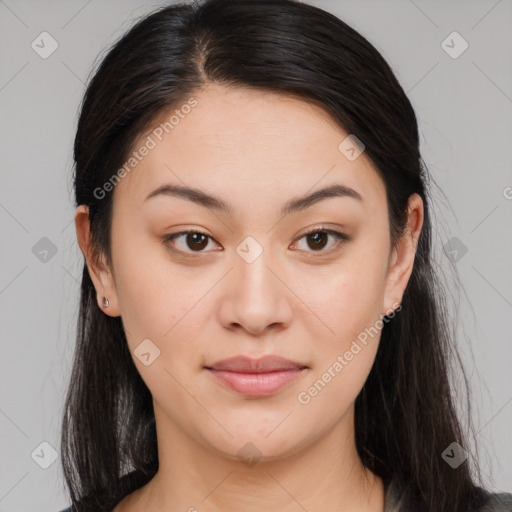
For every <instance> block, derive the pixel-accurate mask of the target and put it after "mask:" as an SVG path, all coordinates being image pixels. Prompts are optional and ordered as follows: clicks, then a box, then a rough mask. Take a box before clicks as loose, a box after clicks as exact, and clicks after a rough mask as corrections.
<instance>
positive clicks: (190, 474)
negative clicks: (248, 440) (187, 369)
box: [116, 403, 385, 512]
mask: <svg viewBox="0 0 512 512" xmlns="http://www.w3.org/2000/svg"><path fill="white" fill-rule="evenodd" d="M154 405H155V419H156V425H157V437H158V455H159V469H158V472H157V474H156V475H155V477H154V478H153V479H152V480H151V481H150V482H149V483H148V484H147V485H146V486H144V487H142V488H141V489H139V490H138V491H136V492H135V493H133V495H131V496H130V500H128V501H129V502H130V503H129V505H130V507H128V508H126V510H132V509H133V510H141V511H144V512H156V511H157V510H186V511H190V512H197V511H200V512H223V511H225V510H243V511H244V512H260V511H261V510H268V511H280V512H296V511H297V510H307V511H308V512H313V511H317V510H318V511H319V510H336V511H337V512H356V511H357V512H359V511H361V510H365V511H368V512H382V511H383V510H384V506H385V503H384V501H385V498H384V495H385V492H384V486H383V483H382V480H381V479H380V478H379V477H377V476H376V475H374V474H373V473H371V472H370V471H369V470H368V469H367V468H365V467H364V466H363V465H362V463H361V461H360V459H359V456H358V454H357V450H356V446H355V437H354V428H353V419H354V416H353V409H351V411H350V412H349V413H347V414H346V415H345V416H344V417H343V418H342V419H341V420H340V421H339V422H338V424H336V425H335V427H334V428H333V429H331V431H330V432H327V433H323V434H322V435H319V436H318V439H317V440H316V441H314V442H313V443H311V444H310V445H309V446H307V447H303V448H301V449H299V450H297V451H296V452H294V453H291V454H289V455H288V456H284V457H283V456H281V457H279V458H278V459H277V458H276V459H275V460H267V459H266V458H265V457H262V458H261V459H259V460H258V461H257V462H256V463H254V464H253V465H251V463H249V462H246V461H241V460H239V459H238V458H236V457H235V458H234V459H233V458H229V457H227V456H226V455H223V454H220V453H219V452H215V451H213V450H212V449H209V448H207V447H205V446H203V445H201V444H200V443H199V442H197V440H194V439H192V438H191V437H190V435H189V434H187V433H186V432H184V431H183V430H182V429H180V428H179V426H177V425H176V424H175V423H173V422H172V421H171V420H170V419H169V418H168V416H166V415H165V413H164V411H163V410H162V409H161V408H160V407H159V405H158V404H157V403H155V404H154ZM241 445H243V443H241ZM127 503H128V502H127ZM122 505H125V503H123V504H122ZM132 507H133V508H132ZM124 510H125V508H123V507H121V506H120V507H119V508H116V512H123V511H124Z"/></svg>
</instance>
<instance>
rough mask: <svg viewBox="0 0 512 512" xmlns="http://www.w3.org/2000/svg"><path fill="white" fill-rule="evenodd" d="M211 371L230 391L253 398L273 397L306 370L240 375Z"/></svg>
mask: <svg viewBox="0 0 512 512" xmlns="http://www.w3.org/2000/svg"><path fill="white" fill-rule="evenodd" d="M209 371H210V372H211V373H212V374H213V375H214V376H215V377H216V378H217V379H219V380H220V381H221V382H222V383H223V384H225V385H226V386H228V387H229V388H230V389H232V390H234V391H236V392H237V393H241V394H243V395H246V396H251V397H261V396H267V395H272V394H274V393H277V392H278V391H280V390H281V389H283V388H284V387H285V386H286V385H287V384H289V383H290V382H292V381H293V380H295V379H296V378H297V377H299V376H300V375H301V374H302V372H303V371H304V370H300V369H298V368H297V369H291V370H281V371H275V372H267V373H238V372H228V371H225V370H213V369H209Z"/></svg>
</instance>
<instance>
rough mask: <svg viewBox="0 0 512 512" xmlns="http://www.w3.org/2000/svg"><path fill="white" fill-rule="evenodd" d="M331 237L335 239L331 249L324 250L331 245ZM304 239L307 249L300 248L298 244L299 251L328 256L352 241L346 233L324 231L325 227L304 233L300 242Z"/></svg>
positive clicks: (330, 230)
mask: <svg viewBox="0 0 512 512" xmlns="http://www.w3.org/2000/svg"><path fill="white" fill-rule="evenodd" d="M329 237H332V238H334V241H333V243H332V244H331V247H330V248H329V249H326V250H324V248H325V247H326V246H327V245H328V244H329ZM303 238H304V239H306V247H305V248H304V247H299V244H298V243H297V244H296V246H297V247H298V248H299V249H301V250H304V251H306V252H318V253H321V254H327V253H330V252H331V251H335V250H336V249H338V248H339V247H340V245H341V244H343V243H344V242H347V241H349V240H350V237H349V236H348V235H345V234H344V233H340V232H338V231H334V230H332V229H324V228H323V227H318V228H315V229H312V230H310V231H308V232H307V233H304V234H303V235H302V236H301V237H300V238H299V242H300V241H301V240H302V239H303Z"/></svg>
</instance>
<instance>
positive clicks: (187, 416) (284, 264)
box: [75, 85, 423, 512]
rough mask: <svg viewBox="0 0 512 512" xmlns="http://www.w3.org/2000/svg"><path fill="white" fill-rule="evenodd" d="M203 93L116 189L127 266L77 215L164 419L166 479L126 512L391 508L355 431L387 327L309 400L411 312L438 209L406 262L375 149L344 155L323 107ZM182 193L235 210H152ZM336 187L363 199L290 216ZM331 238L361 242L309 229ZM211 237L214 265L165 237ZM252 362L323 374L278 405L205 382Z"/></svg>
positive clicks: (117, 233) (417, 226)
mask: <svg viewBox="0 0 512 512" xmlns="http://www.w3.org/2000/svg"><path fill="white" fill-rule="evenodd" d="M193 97H194V98H195V99H196V100H197V101H198V105H197V106H196V107H195V108H194V109H193V110H192V111H191V112H190V114H188V115H187V116H185V118H184V119H181V120H180V122H179V125H177V126H176V127H175V128H174V130H172V131H171V132H170V133H169V134H168V135H166V136H165V137H164V139H163V140H162V141H161V142H159V144H158V145H157V146H156V147H155V148H154V149H152V150H151V151H150V152H149V154H148V155H147V156H146V157H144V159H143V160H142V161H141V162H140V163H139V164H138V165H137V166H136V168H135V169H134V170H133V171H132V172H131V173H129V174H128V175H127V176H125V177H124V178H123V179H122V180H121V182H120V183H118V184H117V185H116V187H115V190H114V209H113V221H112V222H113V229H112V257H113V268H108V266H107V265H106V263H105V260H104V259H103V258H102V257H100V258H94V257H93V256H94V251H93V249H92V245H91V243H90V235H89V219H88V214H87V208H86V207H85V206H83V205H82V206H79V207H78V208H77V210H76V214H75V224H76V231H77V238H78V241H79V244H80V247H81V250H82V252H83V254H84V256H85V258H86V260H87V265H88V268H89V272H90V275H91V278H92V280H93V282H94V286H95V288H96V291H97V299H98V304H99V307H102V306H101V301H102V297H103V296H105V297H108V299H109V302H110V304H109V306H108V308H102V309H103V311H104V313H105V314H107V315H111V316H119V315H121V317H122V320H123V324H124V326H125V329H126V332H127V341H128V345H129V348H130V351H131V353H132V356H133V360H134V363H135V365H136V367H137V369H138V371H139V372H140V374H141V376H142V378H143V379H144V381H145V383H146V384H147V386H148V388H149V389H150V391H151V393H152V396H153V404H154V410H155V419H156V428H157V435H158V455H159V461H160V467H159V471H158V473H157V474H156V476H155V477H154V478H153V480H152V481H151V482H149V484H148V485H146V486H144V487H142V488H140V489H138V490H137V491H135V492H133V493H132V494H130V495H128V496H127V497H126V498H125V499H124V500H123V501H122V502H121V503H120V504H119V505H118V506H117V507H116V508H115V512H127V511H135V510H137V511H140V510H147V511H151V512H153V511H154V512H156V511H161V510H173V511H174V510H176V511H178V510H180V511H187V510H188V511H190V512H192V511H195V510H198V511H201V512H202V511H206V512H220V511H227V510H244V511H247V512H252V511H258V512H259V511H261V510H275V511H278V510H279V511H285V512H294V511H300V510H304V509H306V510H308V512H315V511H324V510H337V511H339V512H355V511H361V510H365V511H369V512H382V511H383V510H384V487H383V484H382V481H381V479H380V478H378V477H377V476H376V475H373V474H372V473H371V472H369V471H368V470H366V469H365V468H364V466H363V465H362V463H361V461H360V459H359V457H358V454H357V451H356V446H355V436H354V402H355V400H356V397H357V395H358V393H359V392H360V390H361V388H362V386H363V384H364V382H365V380H366V378H367V376H368V373H369V371H370V369H371V367H372V364H373V361H374V358H375V355H376V351H377V348H378V343H379V340H380V329H379V331H378V334H377V335H374V336H373V337H370V338H369V341H368V343H367V344H366V345H365V346H363V345H361V344H360V345H361V346H362V347H363V348H362V350H361V351H359V352H358V353H357V355H355V356H354V357H353V358H352V360H351V361H349V362H348V364H347V365H346V366H345V367H344V368H343V370H342V371H341V372H339V373H337V374H336V377H334V378H332V379H331V381H330V382H329V383H328V384H327V385H325V387H324V388H323V389H322V390H321V392H319V393H318V394H317V395H316V396H315V397H313V398H311V400H310V401H309V403H307V404H303V403H300V402H299V400H298V394H299V393H300V392H303V391H307V390H308V388H310V387H311V386H312V385H313V384H314V383H315V382H316V381H318V379H319V378H321V377H322V375H323V374H324V373H325V372H327V370H328V369H329V368H330V367H331V368H332V366H333V363H334V362H335V361H336V360H337V357H338V356H339V355H343V354H344V353H345V352H346V351H347V350H349V349H350V347H351V343H352V342H353V341H354V340H356V338H357V336H358V334H360V333H362V332H363V331H365V329H366V328H369V327H371V326H374V325H375V324H376V322H377V320H379V319H380V318H381V315H384V314H386V313H387V314H390V312H391V311H393V310H395V309H396V308H397V306H398V305H399V304H400V301H401V299H402V295H403V292H404V289H405V288H406V286H407V282H408V280H409V277H410V275H411V272H412V268H413V262H414V256H415V251H416V246H417V241H418V238H419V234H420V231H421V226H422V224H423V203H422V201H421V198H420V197H419V196H418V195H413V196H411V198H410V201H409V220H408V227H407V231H406V233H405V235H404V236H403V237H402V239H401V240H400V242H399V244H398V246H397V248H396V250H394V251H392V250H391V241H390V234H389V225H388V217H387V206H386V191H385V187H384V183H383V181H382V180H381V178H380V177H379V176H378V174H377V172H376V171H375V169H374V168H373V166H372V164H371V162H370V160H369V159H368V158H367V157H366V154H365V153H364V152H363V153H362V154H361V155H360V156H359V157H358V158H356V159H355V160H354V161H350V160H349V159H348V158H346V156H345V155H344V154H342V153H341V152H340V151H339V149H338V146H339V144H340V142H341V141H343V139H345V137H347V135H348V133H347V132H345V131H344V130H343V129H341V128H340V127H339V126H338V124H337V123H335V121H334V120H333V119H332V118H331V117H330V116H329V115H328V114H327V113H326V112H325V111H324V110H323V109H321V108H319V107H318V106H315V105H312V104H309V103H306V102H304V101H302V100H300V99H297V98H294V97H284V96H281V95H276V94H273V93H267V92H261V91H248V90H242V89H237V88H227V87H225V86H218V85H209V86H207V87H205V88H204V89H202V90H201V91H198V92H197V94H194V95H193ZM165 117H168V116H165ZM159 122H160V121H159V120H157V122H156V123H154V124H155V126H156V125H158V124H159ZM146 136H147V134H144V135H143V136H141V138H140V140H139V141H137V143H136V144H135V145H134V147H139V146H140V144H142V143H143V141H144V140H145V137H146ZM166 183H171V184H178V185H185V184H186V185H188V186H191V187H197V188H200V189H201V190H203V191H205V192H207V193H209V194H212V195H215V196H218V197H220V198H222V199H223V200H224V201H226V202H228V203H230V205H231V206H232V208H233V212H234V213H233V214H232V215H228V214H227V213H223V212H218V211H214V210H212V209H211V208H206V207H204V206H200V205H198V204H195V203H193V202H191V201H189V200H186V199H183V198H176V197H169V196H163V195H161V196H157V197H155V198H153V199H148V200H147V201H144V199H145V198H146V196H147V195H148V194H149V193H150V192H151V191H153V190H154V189H156V188H157V187H159V186H160V185H163V184H166ZM335 183H341V184H344V185H346V186H349V187H351V188H353V189H355V190H356V191H358V192H359V193H360V194H361V196H362V197H363V201H362V202H359V201H357V200H355V199H353V198H350V197H334V198H328V199H324V200H322V201H319V202H317V203H315V204H314V205H312V206H310V207H309V208H307V209H305V210H303V211H300V212H296V213H292V214H290V215H288V216H286V217H282V218H281V215H280V210H281V207H282V205H283V204H284V203H285V202H286V201H288V200H290V199H293V198H297V197H300V196H303V195H305V194H308V193H311V192H312V191H314V190H317V189H320V188H323V187H324V186H327V185H331V184H335ZM322 225H323V226H324V227H325V228H329V229H334V230H337V231H340V232H342V233H346V234H347V235H349V236H351V237H352V239H351V240H350V241H345V242H343V243H342V244H341V245H340V246H338V247H337V248H336V239H335V238H333V237H331V236H329V237H328V238H326V239H325V242H324V243H325V247H324V248H323V249H322V248H320V250H318V249H315V246H314V243H312V242H311V239H310V241H309V243H308V238H307V237H303V233H304V232H305V231H307V230H308V229H309V228H316V227H321V226H322ZM194 228H195V229H198V230H200V231H202V232H204V233H206V234H207V235H209V236H210V237H211V239H209V241H208V243H207V244H206V242H205V244H204V246H203V249H201V250H202V251H203V252H199V253H198V252H197V251H195V252H194V249H193V247H194V246H193V243H194V240H192V241H191V240H190V237H189V238H188V242H189V245H187V237H186V236H182V237H180V238H178V239H175V240H174V242H172V241H170V242H167V247H166V245H165V243H163V242H162V240H163V239H164V237H165V236H166V235H170V234H174V233H179V232H181V231H184V230H187V229H194ZM318 231H320V232H322V230H321V229H318ZM318 231H317V232H318ZM247 236H251V237H253V238H254V239H255V240H256V241H257V242H258V244H259V245H260V246H261V247H262V248H263V252H262V254H261V255H260V256H259V257H258V258H257V259H256V260H255V261H253V262H252V263H248V262H247V261H246V260H244V259H243V258H242V257H240V256H239V254H238V253H237V251H236V249H237V247H238V246H239V245H240V244H241V242H242V241H244V239H245V238H246V237H247ZM324 236H326V235H324ZM207 240H208V239H207ZM169 246H171V247H174V248H175V249H177V250H181V251H185V254H181V255H179V254H177V253H174V252H172V251H171V250H169V248H168V247H169ZM322 251H323V252H322ZM396 314H397V315H399V314H400V313H399V312H397V313H396ZM147 338H149V339H150V340H152V343H154V345H155V346H157V347H158V348H159V349H160V356H159V357H157V358H156V359H155V360H154V361H153V362H152V363H151V364H150V365H149V366H145V365H144V364H143V363H142V362H141V361H140V360H139V359H138V358H137V357H136V356H135V355H134V350H135V349H136V347H137V346H138V345H139V344H140V343H141V342H142V340H145V339H147ZM240 354H243V355H247V356H250V357H254V358H258V357H260V356H262V355H265V354H275V355H280V356H283V357H286V358H288V359H292V360H294V361H298V362H301V363H302V364H304V365H307V366H308V367H309V368H308V369H307V370H305V371H303V373H302V375H301V376H299V377H298V378H297V379H296V380H295V381H293V382H291V383H290V384H288V385H287V386H286V387H285V388H284V389H282V390H281V391H279V392H278V393H276V394H274V395H272V396H267V397H263V398H248V397H246V396H244V395H240V394H238V393H235V392H234V391H231V390H228V389H226V388H224V387H223V386H222V385H221V384H219V383H218V382H217V380H216V379H214V377H213V376H212V375H211V373H210V372H209V371H207V370H205V369H204V366H205V365H207V364H212V363H213V362H215V361H218V360H221V359H225V358H228V357H231V356H235V355H240ZM331 373H332V371H331ZM248 442H250V443H252V445H254V446H255V447H256V448H257V450H258V452H256V451H255V449H254V448H252V449H253V450H254V455H255V457H256V458H258V457H260V458H259V459H258V460H257V463H256V464H254V465H252V466H250V467H249V465H248V464H247V463H246V461H244V460H241V459H240V457H239V456H238V455H237V453H238V452H239V450H240V449H241V448H242V447H243V446H244V445H246V443H248ZM192 507H195V508H192ZM302 507H303V508H302Z"/></svg>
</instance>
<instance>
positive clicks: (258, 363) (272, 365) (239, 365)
mask: <svg viewBox="0 0 512 512" xmlns="http://www.w3.org/2000/svg"><path fill="white" fill-rule="evenodd" d="M206 368H208V369H209V370H224V371H229V372H239V373H268V372H276V371H283V370H297V369H298V370H302V369H303V368H307V366H306V365H304V364H301V363H297V362H295V361H291V360H290V359H285V358H284V357H279V356H272V355H268V356H263V357H260V358H259V359H252V358H250V357H247V356H235V357H231V358H229V359H223V360H222V361H217V362H216V363H215V364H213V365H211V366H206Z"/></svg>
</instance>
